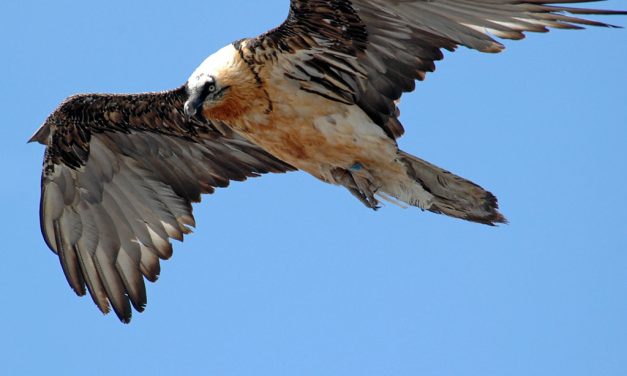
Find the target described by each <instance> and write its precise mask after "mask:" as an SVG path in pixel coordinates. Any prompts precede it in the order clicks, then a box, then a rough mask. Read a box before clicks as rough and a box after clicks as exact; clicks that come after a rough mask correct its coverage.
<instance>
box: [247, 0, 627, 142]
mask: <svg viewBox="0 0 627 376" xmlns="http://www.w3.org/2000/svg"><path fill="white" fill-rule="evenodd" d="M589 1H590V0H330V1H329V0H292V1H291V6H290V13H289V17H288V19H287V20H286V21H285V22H284V23H283V24H282V25H281V26H280V27H278V28H277V29H274V30H272V31H270V32H268V33H266V34H263V35H261V36H260V37H258V38H256V39H253V40H251V41H250V42H251V43H248V44H247V48H249V50H250V53H251V54H252V56H253V58H254V59H256V60H265V61H272V60H274V59H277V58H284V59H287V60H288V61H287V62H286V61H281V64H282V66H284V67H286V69H287V70H288V72H287V73H286V75H287V76H288V77H289V78H292V79H295V80H298V81H299V82H300V86H301V89H303V90H306V91H310V92H314V93H316V94H319V95H322V96H324V97H327V98H330V99H332V100H336V101H340V102H345V103H348V104H357V105H359V106H360V107H361V108H362V109H363V110H364V111H365V112H366V113H367V114H368V115H369V116H370V118H371V119H372V120H373V121H374V122H375V123H377V124H378V125H379V126H381V127H382V128H383V129H384V130H385V132H386V133H387V134H388V135H389V136H390V137H392V138H397V137H400V136H401V135H402V134H403V127H402V125H401V124H400V123H399V121H398V120H397V116H398V109H397V107H396V104H395V101H396V100H398V99H399V98H400V96H401V94H402V93H403V92H409V91H412V90H413V89H414V88H415V80H416V79H418V80H423V79H424V78H425V74H426V73H427V72H432V71H434V69H435V65H434V61H437V60H440V59H442V57H443V55H442V52H441V49H446V50H449V51H453V50H455V48H456V47H458V46H459V45H463V46H466V47H469V48H473V49H476V50H479V51H482V52H499V51H501V50H503V48H504V46H503V45H502V44H500V43H499V42H497V41H495V40H494V39H493V38H492V36H496V37H499V38H506V39H522V38H524V35H523V32H525V31H530V32H546V31H548V28H549V27H552V28H562V29H578V28H581V26H579V25H590V26H611V25H608V24H605V23H601V22H596V21H591V20H586V19H582V18H579V17H577V15H609V14H627V12H619V11H606V10H597V9H580V8H572V7H569V6H564V4H570V3H584V2H589ZM286 56H287V57H286Z"/></svg>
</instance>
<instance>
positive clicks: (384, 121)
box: [31, 0, 627, 322]
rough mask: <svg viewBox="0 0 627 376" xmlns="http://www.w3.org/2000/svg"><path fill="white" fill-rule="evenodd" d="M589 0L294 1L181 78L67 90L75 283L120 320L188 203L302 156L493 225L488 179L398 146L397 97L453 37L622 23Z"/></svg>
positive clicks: (397, 195) (50, 133) (54, 129)
mask: <svg viewBox="0 0 627 376" xmlns="http://www.w3.org/2000/svg"><path fill="white" fill-rule="evenodd" d="M584 2H586V1H585V0H553V1H543V0H526V1H523V0H430V1H426V0H394V1H390V0H334V1H319V0H310V1H303V0H292V1H291V4H290V12H289V16H288V18H287V20H286V21H285V22H284V23H283V24H282V25H280V26H279V27H278V28H276V29H273V30H271V31H269V32H267V33H265V34H263V35H260V36H258V37H256V38H248V39H242V40H239V41H236V42H234V43H231V44H229V45H227V46H226V47H224V48H222V49H221V50H219V51H218V52H216V53H215V54H213V55H211V56H209V57H208V58H207V59H206V60H205V61H204V62H203V63H202V64H201V65H200V66H199V67H198V68H197V69H196V70H195V71H194V72H193V73H192V74H191V76H190V78H189V79H188V81H187V82H186V83H185V84H184V85H183V86H181V87H179V88H177V89H175V90H171V91H166V92H161V93H145V94H136V95H108V94H83V95H77V96H73V97H70V98H68V99H67V100H66V101H64V102H63V103H62V104H61V105H60V106H59V107H58V108H57V109H56V110H55V111H54V112H53V113H52V114H51V115H50V116H49V117H48V119H47V120H46V121H45V123H44V124H43V125H42V127H41V128H40V129H39V130H38V131H37V132H36V133H35V135H34V136H33V137H32V139H31V141H38V142H39V143H41V144H44V145H46V151H45V155H44V166H43V172H42V185H41V186H42V192H41V205H40V221H41V229H42V233H43V236H44V239H45V241H46V243H47V245H48V246H49V247H50V249H52V250H53V251H54V252H55V253H56V254H57V255H58V256H59V260H60V262H61V266H62V268H63V271H64V273H65V276H66V277H67V280H68V282H69V284H70V286H71V287H72V289H73V290H74V291H75V292H76V293H77V294H78V295H85V294H86V293H87V292H89V293H90V295H91V297H92V298H93V300H94V302H95V303H96V305H97V306H98V307H99V308H100V310H101V311H102V312H105V313H107V312H109V310H110V307H112V308H113V310H114V311H115V313H116V314H117V316H118V317H119V318H120V320H122V321H123V322H128V321H129V320H130V318H131V314H132V308H134V309H135V310H137V311H143V310H144V308H145V305H146V302H147V298H146V289H145V283H144V280H145V279H147V280H149V281H156V280H157V278H158V276H159V273H160V264H159V261H160V260H165V259H168V258H169V257H170V256H171V255H172V245H171V239H178V240H181V239H183V236H184V235H185V234H188V233H189V232H190V227H193V226H194V225H195V221H194V217H193V214H192V206H191V204H192V203H194V202H199V201H200V199H201V195H202V194H205V193H212V192H213V191H214V189H215V188H216V187H226V186H227V185H228V184H229V182H230V181H232V180H236V181H242V180H245V179H247V178H249V177H255V176H259V175H261V174H264V173H269V172H287V171H291V170H295V169H299V170H303V171H306V172H308V173H310V174H311V175H313V176H315V177H317V178H318V179H320V180H322V181H324V182H327V183H330V184H335V185H339V186H343V187H345V188H346V189H347V190H348V191H349V192H350V193H351V194H352V195H353V196H355V197H356V198H357V199H358V200H360V201H361V202H362V203H363V204H364V205H365V206H367V207H369V208H373V209H376V208H378V207H379V200H380V199H385V200H388V201H393V202H398V203H401V204H402V203H404V204H408V205H411V206H416V207H419V208H421V209H425V210H429V211H431V212H435V213H442V214H446V215H448V216H452V217H456V218H461V219H465V220H469V221H474V222H478V223H483V224H488V225H493V224H496V223H504V222H506V219H505V217H504V216H503V215H502V214H501V213H500V212H499V211H498V203H497V199H496V197H495V196H494V195H492V194H491V193H490V192H488V191H486V190H485V189H483V188H482V187H480V186H478V185H477V184H474V183H472V182H470V181H469V180H466V179H464V178H462V177H459V176H457V175H454V174H452V173H450V172H448V171H446V170H444V169H441V168H439V167H437V166H435V165H433V164H430V163H428V162H426V161H424V160H422V159H420V158H418V157H415V156H413V155H411V154H409V153H407V152H404V151H402V150H400V149H399V148H398V146H397V143H396V139H397V138H398V137H400V136H402V135H403V133H404V128H403V125H402V124H401V123H400V121H399V119H398V116H399V110H398V108H397V103H398V100H399V99H400V97H401V95H402V94H403V93H405V92H409V91H412V90H414V88H415V82H416V80H423V79H424V78H425V76H426V74H427V73H428V72H432V71H433V70H434V69H435V61H437V60H440V59H442V57H443V55H442V50H449V51H453V50H455V49H456V48H457V47H458V46H465V47H468V48H472V49H475V50H478V51H481V52H499V51H501V50H502V49H503V48H504V47H503V45H502V44H501V43H500V42H498V41H497V40H495V38H497V37H498V38H504V39H522V38H523V37H524V32H546V31H548V28H562V29H577V28H581V27H582V26H603V27H610V26H611V25H609V24H606V23H603V22H598V21H593V20H589V19H585V18H582V17H585V15H612V14H627V13H626V12H622V11H608V10H598V9H585V8H576V7H571V6H570V5H569V4H571V3H584Z"/></svg>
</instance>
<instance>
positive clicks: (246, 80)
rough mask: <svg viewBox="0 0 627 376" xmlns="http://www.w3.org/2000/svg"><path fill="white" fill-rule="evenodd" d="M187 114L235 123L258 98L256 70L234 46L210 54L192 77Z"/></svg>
mask: <svg viewBox="0 0 627 376" xmlns="http://www.w3.org/2000/svg"><path fill="white" fill-rule="evenodd" d="M186 90H187V94H188V98H187V101H186V102H185V108H184V110H185V114H186V115H187V116H189V117H192V116H196V115H198V116H201V117H204V118H205V119H206V120H222V121H225V122H232V121H234V120H235V119H237V118H238V117H240V116H242V115H243V114H244V113H245V112H247V111H248V110H250V108H251V107H252V106H254V104H255V102H256V101H258V98H259V93H258V91H259V90H260V89H259V87H258V85H257V82H256V80H255V77H254V75H253V73H252V72H251V70H250V68H249V67H248V66H247V64H246V62H245V61H244V60H243V59H242V58H241V56H240V54H239V53H238V51H237V50H236V49H235V47H234V46H233V45H228V46H226V47H224V48H222V49H221V50H219V51H218V52H216V53H214V54H213V55H211V56H209V57H208V58H207V59H206V60H205V61H204V62H203V63H202V64H200V66H199V67H198V68H196V70H195V71H194V73H192V75H191V76H190V78H189V80H188V81H187V84H186Z"/></svg>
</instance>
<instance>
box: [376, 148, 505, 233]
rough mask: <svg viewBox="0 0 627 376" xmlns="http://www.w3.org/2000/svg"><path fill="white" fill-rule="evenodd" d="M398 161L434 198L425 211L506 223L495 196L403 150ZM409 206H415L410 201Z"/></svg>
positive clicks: (489, 222)
mask: <svg viewBox="0 0 627 376" xmlns="http://www.w3.org/2000/svg"><path fill="white" fill-rule="evenodd" d="M399 160H400V162H402V163H403V164H404V165H405V168H406V171H407V175H408V177H409V178H411V179H413V181H415V182H416V183H418V184H419V185H420V186H421V187H422V189H424V190H425V191H426V192H428V193H429V194H430V195H432V196H433V198H432V200H430V201H431V203H430V206H429V205H425V206H426V207H424V209H427V210H429V211H432V212H434V213H442V214H446V215H449V216H451V217H456V218H461V219H465V220H468V221H473V222H479V223H483V224H486V225H492V226H493V225H495V224H496V223H507V219H506V218H505V217H504V216H503V215H502V214H501V213H499V211H498V207H499V205H498V201H497V199H496V197H495V196H494V195H493V194H492V193H490V192H488V191H486V190H485V189H483V188H481V187H480V186H478V185H477V184H475V183H473V182H471V181H469V180H466V179H464V178H462V177H459V176H457V175H455V174H452V173H450V172H448V171H446V170H443V169H441V168H439V167H437V166H435V165H433V164H431V163H429V162H426V161H424V160H422V159H420V158H417V157H415V156H413V155H411V154H408V153H405V152H403V151H399ZM388 193H389V194H392V195H394V193H393V192H388ZM394 196H395V197H396V196H397V195H394ZM397 198H398V197H397ZM401 199H402V198H401ZM403 201H406V200H403ZM408 203H409V204H411V205H416V203H415V202H414V203H412V202H411V200H410V202H408Z"/></svg>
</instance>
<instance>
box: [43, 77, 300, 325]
mask: <svg viewBox="0 0 627 376" xmlns="http://www.w3.org/2000/svg"><path fill="white" fill-rule="evenodd" d="M185 100H186V94H185V89H184V88H180V89H177V90H174V91H169V92H163V93H152V94H138V95H92V94H88V95H80V96H75V97H72V98H69V99H68V100H66V101H65V102H64V103H62V104H61V105H60V106H59V108H58V109H57V110H56V111H55V112H54V113H53V114H51V115H50V117H49V118H48V120H47V121H46V122H45V123H44V125H43V126H42V127H41V128H40V129H39V131H38V132H37V133H36V134H35V135H34V136H33V138H32V139H31V141H38V142H40V143H42V144H44V145H46V146H47V147H46V152H45V156H44V167H43V174H42V180H41V206H40V220H41V229H42V233H43V235H44V238H45V240H46V242H47V244H48V246H49V247H50V249H52V250H53V251H54V252H55V253H56V254H57V255H58V256H59V259H60V261H61V266H62V267H63V271H64V273H65V276H66V277H67V280H68V282H69V284H70V286H71V287H72V289H73V290H74V291H75V292H76V293H77V294H78V295H84V294H85V293H86V288H87V289H88V290H89V292H90V294H91V296H92V298H93V300H94V302H95V303H96V305H97V306H98V307H99V308H100V310H101V311H102V312H104V313H107V312H108V311H109V304H111V306H113V309H114V311H115V312H116V314H117V315H118V317H119V318H120V320H122V321H123V322H128V321H129V320H130V318H131V305H132V306H133V307H134V308H135V309H136V310H137V311H143V309H144V306H145V305H146V289H145V285H144V277H145V278H146V279H148V280H149V281H156V280H157V277H158V276H159V272H160V266H159V259H163V260H165V259H168V258H169V257H170V256H171V255H172V245H171V243H170V238H172V239H177V240H182V239H183V235H184V234H187V233H189V232H190V228H189V226H194V225H195V222H194V217H193V215H192V206H191V203H192V202H199V201H200V196H201V194H202V193H212V192H213V191H214V187H226V186H227V185H228V184H229V181H231V180H237V181H242V180H245V179H246V178H248V177H254V176H258V175H260V174H263V173H267V172H285V171H289V170H292V169H293V168H292V167H291V166H289V165H287V164H285V163H283V162H281V161H279V160H277V159H276V158H274V157H273V156H271V155H270V154H268V153H267V152H265V151H264V150H262V149H261V148H260V147H258V146H256V145H253V144H251V143H250V142H249V141H246V140H245V139H243V138H241V137H239V136H237V135H236V134H233V133H230V132H229V130H228V128H227V127H223V126H222V127H220V126H219V125H218V124H215V125H214V124H207V123H201V122H200V121H197V120H188V119H187V118H186V117H185V116H184V115H183V104H184V102H185Z"/></svg>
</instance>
